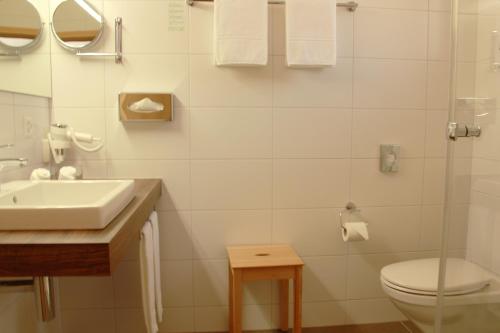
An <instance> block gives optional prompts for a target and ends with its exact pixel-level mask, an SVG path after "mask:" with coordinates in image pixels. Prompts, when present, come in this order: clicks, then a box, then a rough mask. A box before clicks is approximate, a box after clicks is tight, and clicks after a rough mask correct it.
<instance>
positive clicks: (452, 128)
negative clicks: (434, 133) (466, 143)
mask: <svg viewBox="0 0 500 333" xmlns="http://www.w3.org/2000/svg"><path fill="white" fill-rule="evenodd" d="M480 136H481V127H479V126H478V125H472V126H467V125H459V124H458V123H455V122H450V123H448V138H449V139H450V140H453V141H457V139H458V138H469V137H477V138H478V137H480Z"/></svg>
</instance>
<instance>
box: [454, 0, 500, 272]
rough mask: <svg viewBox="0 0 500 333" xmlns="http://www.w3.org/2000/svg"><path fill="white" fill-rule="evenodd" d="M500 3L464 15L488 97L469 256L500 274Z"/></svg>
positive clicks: (476, 154)
mask: <svg viewBox="0 0 500 333" xmlns="http://www.w3.org/2000/svg"><path fill="white" fill-rule="evenodd" d="M499 15H500V6H499V4H498V3H496V2H494V1H491V0H478V2H477V7H475V11H473V12H472V13H471V14H470V15H469V16H468V17H467V20H465V19H464V20H463V21H462V25H464V26H467V27H468V29H469V31H470V35H471V43H470V44H472V45H471V46H473V47H471V49H472V50H473V52H471V53H472V56H471V58H470V59H471V62H470V66H471V67H473V69H474V72H473V73H474V75H475V80H474V91H473V94H472V95H471V96H473V97H481V98H483V97H486V98H489V99H488V100H482V101H478V102H476V103H475V105H474V109H473V114H474V115H475V117H474V122H475V123H476V124H478V125H480V126H481V127H482V129H483V133H482V136H481V137H480V138H477V139H474V144H473V147H472V150H473V158H472V172H471V173H472V182H471V200H470V201H471V204H470V212H469V220H468V226H469V228H468V233H467V258H468V259H470V260H472V261H474V262H476V263H478V264H480V265H482V266H483V267H485V268H487V269H489V270H491V271H493V272H495V273H496V274H500V257H499V251H498V245H497V244H498V243H499V240H500V224H499V221H498V214H499V211H498V204H499V199H500V192H499V189H500V187H499V185H500V181H499V179H500V171H499V170H500V155H499V149H498V138H499V136H500V128H499V127H498V119H499V116H498V115H499V113H498V110H497V105H498V99H499V97H500V94H499V92H498V86H499V83H500V74H499V73H498V72H497V71H494V70H492V62H493V58H492V52H491V50H492V48H493V45H492V41H493V39H492V38H491V32H492V31H493V30H498V28H499V27H500V20H499Z"/></svg>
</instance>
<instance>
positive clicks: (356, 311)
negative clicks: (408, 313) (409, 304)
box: [346, 299, 406, 325]
mask: <svg viewBox="0 0 500 333" xmlns="http://www.w3.org/2000/svg"><path fill="white" fill-rule="evenodd" d="M346 307H347V323H348V324H358V325H359V324H367V323H381V322H394V321H405V320H406V317H405V316H404V315H403V314H402V313H401V312H399V310H398V309H397V308H396V307H395V306H394V304H392V303H391V301H390V300H389V299H367V300H351V301H348V302H347V305H346Z"/></svg>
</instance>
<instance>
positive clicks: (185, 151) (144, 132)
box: [106, 108, 190, 160]
mask: <svg viewBox="0 0 500 333" xmlns="http://www.w3.org/2000/svg"><path fill="white" fill-rule="evenodd" d="M189 118H190V112H189V111H188V110H186V109H181V108H177V109H175V110H174V120H173V121H172V122H121V121H120V120H119V118H118V109H107V110H106V132H107V138H108V142H107V156H108V158H109V159H138V160H141V159H154V160H158V159H187V158H189V121H190V119H189Z"/></svg>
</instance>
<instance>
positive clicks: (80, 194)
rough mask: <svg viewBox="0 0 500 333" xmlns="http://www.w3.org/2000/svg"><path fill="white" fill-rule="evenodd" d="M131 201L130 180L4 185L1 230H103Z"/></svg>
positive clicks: (0, 215)
mask: <svg viewBox="0 0 500 333" xmlns="http://www.w3.org/2000/svg"><path fill="white" fill-rule="evenodd" d="M133 198H134V181H133V180H77V181H14V182H10V183H5V184H2V185H1V188H0V230H77V229H78V230H82V229H103V228H105V227H106V226H107V225H108V224H109V223H110V222H111V221H112V220H113V219H114V218H115V217H116V216H117V215H118V214H119V213H120V212H121V211H122V210H123V209H124V208H125V207H126V206H127V205H128V204H129V203H130V201H132V199H133Z"/></svg>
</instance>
